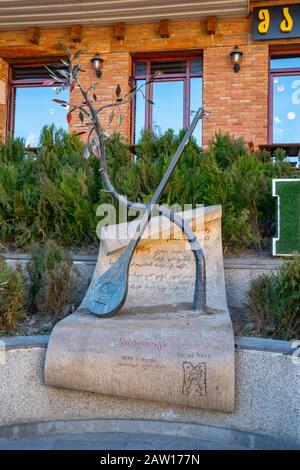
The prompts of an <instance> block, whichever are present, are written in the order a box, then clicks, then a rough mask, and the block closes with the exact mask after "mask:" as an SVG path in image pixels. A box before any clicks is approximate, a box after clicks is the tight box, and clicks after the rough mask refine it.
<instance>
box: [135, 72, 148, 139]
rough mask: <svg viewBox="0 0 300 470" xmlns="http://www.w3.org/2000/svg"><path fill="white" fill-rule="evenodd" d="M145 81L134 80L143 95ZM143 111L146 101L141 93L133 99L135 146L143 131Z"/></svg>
mask: <svg viewBox="0 0 300 470" xmlns="http://www.w3.org/2000/svg"><path fill="white" fill-rule="evenodd" d="M145 83H146V80H136V86H137V88H140V87H141V86H142V90H143V93H145V87H144V85H145ZM145 109H146V101H145V98H144V96H143V94H142V93H141V92H138V93H137V94H136V97H135V135H134V143H135V144H136V143H137V142H138V141H139V139H140V137H141V135H142V132H143V130H144V129H145Z"/></svg>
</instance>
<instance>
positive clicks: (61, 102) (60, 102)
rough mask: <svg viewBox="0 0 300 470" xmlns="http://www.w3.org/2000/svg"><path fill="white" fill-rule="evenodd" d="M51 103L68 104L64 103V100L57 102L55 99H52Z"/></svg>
mask: <svg viewBox="0 0 300 470" xmlns="http://www.w3.org/2000/svg"><path fill="white" fill-rule="evenodd" d="M52 101H54V103H58V104H69V103H68V102H67V101H65V100H58V99H57V98H54V99H53V100H52Z"/></svg>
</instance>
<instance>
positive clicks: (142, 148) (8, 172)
mask: <svg viewBox="0 0 300 470" xmlns="http://www.w3.org/2000/svg"><path fill="white" fill-rule="evenodd" d="M182 136H183V132H182V133H181V134H180V136H174V134H173V132H172V131H171V130H169V131H167V132H166V133H165V134H164V135H162V136H160V137H155V136H153V135H152V134H151V133H145V134H144V135H143V137H142V139H141V141H140V143H139V144H138V145H137V149H136V151H137V156H136V159H135V160H136V161H135V162H133V161H132V160H131V159H130V152H129V147H128V145H127V144H126V143H125V142H124V140H123V139H122V137H121V136H120V135H118V134H115V135H114V136H112V137H111V138H110V139H109V140H108V142H107V153H108V162H109V171H110V174H111V177H112V180H113V182H114V184H115V185H116V187H117V189H118V190H119V191H120V193H122V194H125V195H127V196H128V198H129V199H132V200H134V201H143V202H149V201H150V199H151V197H152V195H153V193H154V191H155V189H156V187H157V186H158V184H159V182H160V180H161V178H162V176H163V174H164V172H165V170H166V168H167V166H168V164H169V162H170V159H171V157H172V156H173V154H174V152H175V150H176V149H177V147H178V145H179V142H180V140H181V138H182ZM82 153H83V144H82V143H81V141H80V139H79V138H78V137H77V136H75V135H73V134H67V133H66V132H64V131H63V130H61V129H55V128H54V127H53V126H51V127H46V128H44V129H43V131H42V134H41V139H40V150H39V151H38V153H37V154H34V153H33V152H28V151H27V150H26V149H25V146H24V142H22V141H21V140H20V139H16V140H12V139H9V140H8V142H7V143H6V144H5V145H4V144H1V145H0V242H2V243H10V244H14V245H17V246H19V247H26V246H27V245H28V244H30V242H31V241H32V240H36V241H42V242H45V241H46V240H48V239H53V240H55V241H58V242H59V243H60V244H63V245H66V246H76V245H81V244H89V243H93V242H95V241H96V225H97V222H98V220H97V217H96V215H95V214H96V207H97V206H98V204H100V203H101V202H107V201H109V200H110V198H109V195H108V194H107V193H106V192H103V191H102V189H103V187H102V182H101V180H100V176H99V172H98V165H99V162H98V160H97V159H96V158H93V157H91V158H89V159H88V160H85V159H84V158H83V157H82ZM282 160H283V156H282V155H281V154H280V155H279V157H278V158H277V160H276V162H275V163H273V162H272V161H271V159H270V155H269V154H268V153H267V152H257V153H255V154H251V155H250V154H249V153H248V152H247V150H246V148H245V145H244V142H243V141H242V139H237V140H235V139H233V138H231V137H230V136H228V135H222V134H217V135H216V138H215V140H214V142H212V143H211V145H210V147H209V149H208V150H207V151H206V152H204V153H203V152H202V150H201V149H200V148H199V147H198V146H197V144H196V142H195V141H194V140H193V141H191V142H190V144H189V145H188V147H187V148H186V149H185V151H184V154H183V155H182V158H181V161H180V163H179V165H178V167H177V168H176V171H175V173H174V175H173V177H172V180H171V182H170V183H169V185H168V188H167V189H166V192H165V194H164V196H163V199H162V201H163V202H164V203H167V204H170V205H171V204H175V203H178V204H180V205H184V204H193V205H195V204H197V203H198V204H206V205H209V204H222V205H223V211H224V216H223V238H224V243H225V246H226V247H231V248H232V249H240V248H246V247H256V248H258V249H260V248H261V247H263V246H264V243H265V241H266V240H269V239H270V237H271V236H272V235H273V234H274V229H275V201H274V200H273V198H272V196H271V180H272V178H282V177H289V176H291V172H292V170H291V168H290V166H289V165H287V164H286V163H284V161H282Z"/></svg>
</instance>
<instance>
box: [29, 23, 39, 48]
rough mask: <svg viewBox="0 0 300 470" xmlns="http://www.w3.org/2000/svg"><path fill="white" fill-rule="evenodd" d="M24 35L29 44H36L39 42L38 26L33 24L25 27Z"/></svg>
mask: <svg viewBox="0 0 300 470" xmlns="http://www.w3.org/2000/svg"><path fill="white" fill-rule="evenodd" d="M26 37H27V39H28V41H29V42H30V43H31V44H35V45H38V44H39V43H40V30H39V28H37V27H35V26H33V27H31V28H27V30H26Z"/></svg>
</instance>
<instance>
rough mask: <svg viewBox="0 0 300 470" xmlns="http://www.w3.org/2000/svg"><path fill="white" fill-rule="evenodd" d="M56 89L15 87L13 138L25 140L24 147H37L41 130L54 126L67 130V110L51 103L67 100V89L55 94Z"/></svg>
mask: <svg viewBox="0 0 300 470" xmlns="http://www.w3.org/2000/svg"><path fill="white" fill-rule="evenodd" d="M56 91H57V89H56V87H39V86H34V87H28V88H22V87H17V88H16V90H15V113H14V136H15V137H21V138H23V139H24V140H25V143H26V146H31V147H37V146H38V144H39V137H40V133H41V130H42V128H43V127H44V126H45V125H49V124H55V125H56V126H57V127H62V128H63V129H66V130H67V129H68V124H67V121H66V115H67V112H68V109H67V108H63V107H62V106H60V105H59V104H56V103H53V101H52V100H53V98H59V99H61V100H65V101H68V100H69V91H68V89H66V90H64V91H62V92H61V93H59V94H57V93H56Z"/></svg>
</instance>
